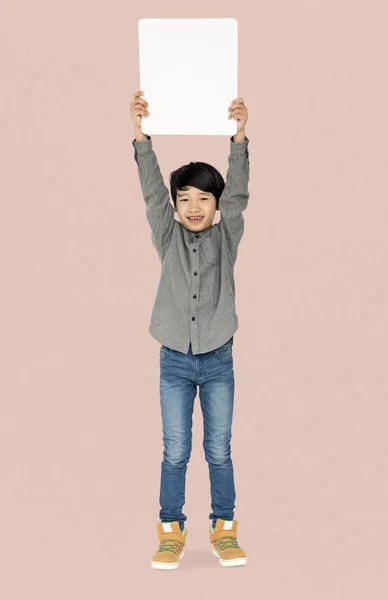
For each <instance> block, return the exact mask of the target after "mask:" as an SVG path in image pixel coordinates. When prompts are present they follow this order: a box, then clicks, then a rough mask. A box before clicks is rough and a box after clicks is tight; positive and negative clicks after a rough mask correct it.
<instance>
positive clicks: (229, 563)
mask: <svg viewBox="0 0 388 600" xmlns="http://www.w3.org/2000/svg"><path fill="white" fill-rule="evenodd" d="M213 554H214V556H216V557H217V558H218V561H219V563H220V565H222V566H223V567H240V566H241V567H242V566H243V565H246V564H247V562H248V558H247V557H246V556H245V557H240V558H231V559H229V560H225V559H224V558H220V556H219V554H218V552H217V550H215V549H214V548H213Z"/></svg>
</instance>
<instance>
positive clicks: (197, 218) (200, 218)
mask: <svg viewBox="0 0 388 600" xmlns="http://www.w3.org/2000/svg"><path fill="white" fill-rule="evenodd" d="M187 218H188V219H190V221H202V219H203V217H187Z"/></svg>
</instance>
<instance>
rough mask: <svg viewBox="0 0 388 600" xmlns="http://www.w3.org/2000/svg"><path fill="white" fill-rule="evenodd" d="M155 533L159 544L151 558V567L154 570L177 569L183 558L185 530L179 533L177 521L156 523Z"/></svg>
mask: <svg viewBox="0 0 388 600" xmlns="http://www.w3.org/2000/svg"><path fill="white" fill-rule="evenodd" d="M156 532H157V534H158V536H159V540H160V544H159V549H158V551H157V552H156V553H155V554H154V555H153V557H152V560H151V566H152V567H153V568H154V569H177V568H178V567H179V561H180V559H181V558H183V557H184V552H183V548H184V546H185V543H186V535H187V529H184V530H183V531H182V532H181V528H180V525H179V521H172V522H171V523H158V524H157V529H156Z"/></svg>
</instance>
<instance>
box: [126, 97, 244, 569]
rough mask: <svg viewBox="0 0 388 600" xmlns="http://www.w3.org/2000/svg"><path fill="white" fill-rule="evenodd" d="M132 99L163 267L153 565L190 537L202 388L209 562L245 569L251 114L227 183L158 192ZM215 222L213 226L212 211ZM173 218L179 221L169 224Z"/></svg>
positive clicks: (192, 177)
mask: <svg viewBox="0 0 388 600" xmlns="http://www.w3.org/2000/svg"><path fill="white" fill-rule="evenodd" d="M143 93H144V92H141V91H139V92H136V94H135V96H134V101H133V102H132V104H131V117H132V120H133V123H134V128H135V139H134V140H133V141H132V144H133V146H134V152H135V161H136V163H137V165H138V173H139V178H140V184H141V189H142V194H143V198H144V201H145V203H146V217H147V220H148V222H149V224H150V227H151V232H152V242H153V245H154V247H155V249H156V250H157V252H158V255H159V259H160V262H161V265H162V270H161V278H160V282H159V286H158V291H157V294H156V299H155V303H154V307H153V311H152V316H151V322H150V326H149V331H150V333H151V335H152V336H153V337H154V338H155V339H156V340H158V341H159V342H160V343H161V346H160V404H161V413H162V422H163V443H164V456H163V461H162V469H161V483H160V504H161V510H160V513H159V517H160V523H158V524H157V533H158V536H159V541H160V544H159V549H158V551H157V552H156V553H155V554H154V555H153V557H152V560H151V565H152V567H154V568H157V569H174V568H177V567H178V566H179V560H180V559H181V558H182V557H183V556H184V546H185V540H186V535H187V529H185V526H184V522H185V521H186V518H187V517H186V515H184V514H183V512H182V507H183V505H184V504H185V483H186V470H187V464H188V462H189V459H190V454H191V448H192V415H193V407H194V399H195V397H196V395H197V386H199V396H200V403H201V410H202V413H203V418H204V440H203V447H204V451H205V458H206V461H207V462H208V466H209V478H210V488H211V500H212V502H211V506H212V512H211V513H210V515H209V518H210V519H211V520H212V523H211V525H210V527H209V535H210V542H211V544H212V546H213V554H214V555H215V556H217V558H218V559H219V563H220V564H221V565H222V566H238V565H243V564H246V563H247V557H246V554H245V552H244V551H243V549H242V548H241V547H240V546H239V544H238V541H237V524H238V521H236V520H234V518H233V517H234V512H233V509H234V507H235V504H234V502H235V499H236V493H235V487H234V473H233V463H232V459H231V456H230V454H231V450H230V440H231V436H232V432H231V429H232V416H233V404H234V372H233V354H232V345H233V334H234V333H235V331H236V330H237V328H238V318H237V315H236V310H235V283H234V274H233V268H234V264H235V262H236V259H237V248H238V245H239V243H240V240H241V238H242V235H243V231H244V219H243V215H242V212H243V210H245V209H246V207H247V204H248V198H249V192H248V180H249V153H248V143H249V140H248V138H246V136H245V124H246V122H247V119H248V116H247V115H248V111H247V108H246V106H244V100H243V98H236V100H234V101H233V102H232V104H231V106H230V107H229V111H230V115H229V118H232V117H233V118H236V119H237V120H238V132H237V134H236V135H234V136H233V137H232V138H230V155H229V169H228V173H227V176H226V183H224V180H223V178H222V176H221V174H220V173H219V172H218V171H217V170H216V169H215V168H214V167H212V166H211V165H208V164H207V163H201V162H197V163H193V162H192V163H190V164H189V165H185V166H183V167H181V168H180V169H178V170H177V171H174V172H173V173H172V174H171V177H170V190H171V196H172V199H173V202H174V208H173V207H172V205H171V203H170V199H169V191H168V189H167V187H166V186H165V185H164V182H163V178H162V175H161V173H160V169H159V165H158V162H157V158H156V155H155V153H154V151H153V148H152V140H151V137H150V136H149V135H144V134H143V133H142V131H141V119H142V115H145V116H146V115H147V114H149V112H148V110H147V107H148V103H147V102H146V101H145V100H144V99H143V98H140V96H141V95H142V94H143ZM218 209H219V210H221V220H220V221H219V222H218V223H217V224H215V225H213V224H212V223H213V219H214V216H215V212H216V210H218ZM174 212H177V213H178V216H179V218H180V221H178V220H176V219H175V218H174Z"/></svg>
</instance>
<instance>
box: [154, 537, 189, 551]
mask: <svg viewBox="0 0 388 600" xmlns="http://www.w3.org/2000/svg"><path fill="white" fill-rule="evenodd" d="M183 546H184V544H182V542H178V540H172V539H167V540H162V541H161V542H160V544H159V550H158V552H165V551H166V552H174V554H178V553H179V552H180V551H181V550H182V548H183Z"/></svg>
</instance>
